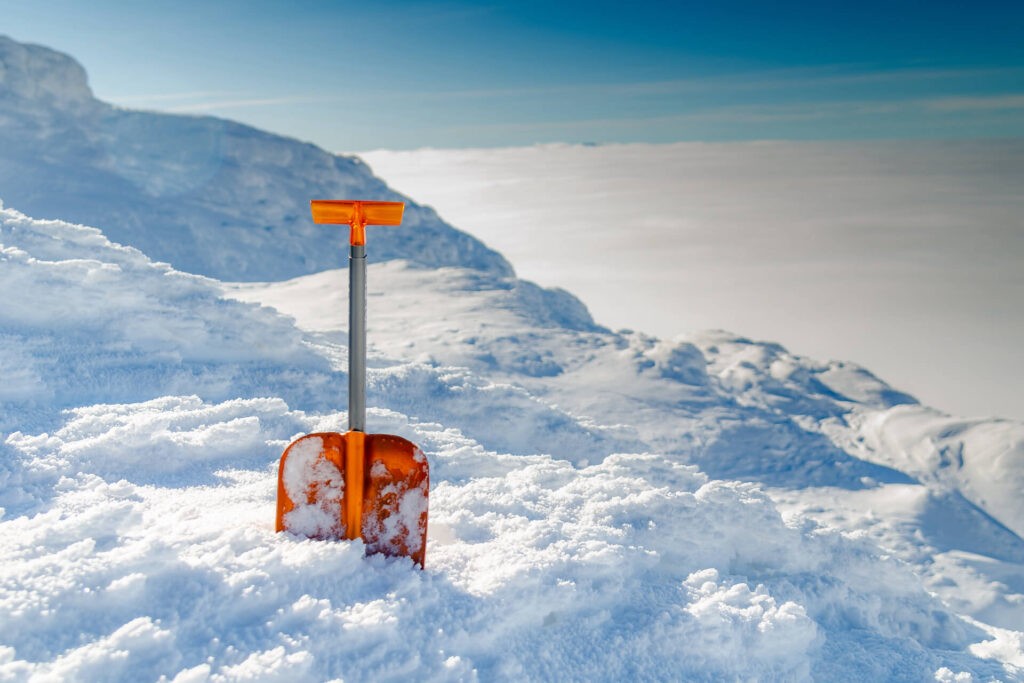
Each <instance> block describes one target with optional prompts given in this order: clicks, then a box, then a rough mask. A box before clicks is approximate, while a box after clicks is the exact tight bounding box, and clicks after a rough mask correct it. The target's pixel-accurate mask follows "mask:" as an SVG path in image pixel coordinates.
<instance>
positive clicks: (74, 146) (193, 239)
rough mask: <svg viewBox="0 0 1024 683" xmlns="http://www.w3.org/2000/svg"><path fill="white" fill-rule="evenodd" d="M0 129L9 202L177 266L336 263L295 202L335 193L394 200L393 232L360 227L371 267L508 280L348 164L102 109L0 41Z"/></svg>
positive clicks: (59, 71)
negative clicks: (485, 273) (446, 269)
mask: <svg viewBox="0 0 1024 683" xmlns="http://www.w3.org/2000/svg"><path fill="white" fill-rule="evenodd" d="M0 124H2V125H0V147H2V148H3V149H4V150H5V151H4V154H3V155H2V156H0V198H3V199H4V200H6V202H7V204H8V205H9V206H12V207H16V208H18V209H19V210H21V211H25V212H26V213H28V214H30V215H33V216H36V217H44V218H45V217H52V218H61V219H64V220H70V221H72V222H76V223H81V224H84V225H102V226H104V232H105V234H107V236H108V237H110V238H111V239H112V240H114V241H115V242H119V243H123V244H131V245H134V246H136V247H138V248H140V249H142V251H143V252H144V253H146V254H147V255H148V256H150V257H151V258H154V259H157V260H160V261H165V262H168V263H171V264H172V265H173V266H175V267H176V268H178V269H181V270H184V271H187V272H191V273H196V274H200V275H207V276H210V277H215V278H217V279H222V280H260V281H262V280H281V279H287V278H290V277H295V276H298V275H304V274H308V273H312V272H316V271H319V270H324V269H326V268H331V267H338V266H339V265H341V266H344V265H345V255H346V251H345V248H344V246H345V244H346V243H347V235H345V234H343V233H344V228H343V227H339V226H316V225H314V224H312V223H311V222H310V220H309V206H308V202H309V199H311V198H325V199H326V198H339V197H346V198H347V197H351V198H373V199H380V200H394V201H405V202H406V214H405V220H404V222H403V225H402V226H399V227H391V228H386V229H378V230H374V236H373V249H374V257H375V258H376V259H378V260H388V259H391V258H407V259H412V260H414V261H416V262H418V263H421V264H423V265H427V266H434V267H436V266H447V265H456V266H461V267H469V268H476V269H481V270H491V271H494V272H496V273H501V274H511V273H512V272H513V270H512V266H511V265H510V264H509V263H508V261H506V260H505V259H504V257H502V256H501V255H500V254H498V253H497V252H495V251H494V250H492V249H490V248H488V247H487V246H486V245H484V244H483V243H481V242H480V241H479V240H477V239H475V238H473V237H472V236H470V235H468V234H466V233H464V232H461V231H459V230H456V229H455V228H453V227H451V226H450V225H448V224H447V223H445V222H444V221H443V220H441V219H440V217H438V216H437V214H436V213H435V212H434V211H433V210H432V209H430V208H429V207H423V206H420V205H418V204H416V203H415V202H413V201H412V200H410V199H408V198H407V197H403V196H402V195H400V194H399V193H397V192H395V191H394V190H392V189H391V188H389V187H388V186H387V185H386V183H384V182H383V181H382V180H380V179H379V178H376V177H375V176H373V174H372V173H371V172H370V170H369V168H368V167H367V166H366V165H365V164H364V163H363V162H362V161H360V160H359V159H357V158H355V157H345V156H339V155H334V154H330V153H328V152H325V151H323V150H321V149H319V148H317V147H316V146H314V145H312V144H310V143H303V142H299V141H297V140H293V139H290V138H286V137H283V136H280V135H274V134H271V133H265V132H263V131H260V130H257V129H255V128H252V127H249V126H245V125H243V124H239V123H235V122H232V121H228V120H224V119H218V118H214V117H209V116H186V115H172V114H161V113H152V112H142V111H131V110H126V109H121V108H117V107H114V106H111V105H109V104H106V103H103V102H101V101H99V100H97V99H95V98H94V97H93V95H92V91H91V90H90V89H89V86H88V81H87V77H86V73H85V70H84V69H83V68H82V67H81V65H79V64H78V63H77V62H76V61H75V60H74V59H73V58H71V57H69V56H67V55H64V54H62V53H60V52H57V51H54V50H51V49H49V48H45V47H41V46H35V45H27V44H22V43H18V42H16V41H13V40H12V39H10V38H6V37H4V36H2V35H0ZM41 151H42V153H40V152H41Z"/></svg>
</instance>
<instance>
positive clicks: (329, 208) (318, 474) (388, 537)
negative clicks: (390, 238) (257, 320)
mask: <svg viewBox="0 0 1024 683" xmlns="http://www.w3.org/2000/svg"><path fill="white" fill-rule="evenodd" d="M310 206H311V208H312V211H313V222H314V223H328V224H332V225H346V224H347V225H348V226H349V261H348V263H349V269H348V273H349V311H348V324H349V328H348V431H347V432H345V433H344V434H339V433H337V432H320V433H317V434H307V435H306V436H303V437H300V438H298V439H296V440H295V441H293V442H292V443H291V445H289V446H288V448H286V449H285V451H284V454H283V455H282V456H281V464H280V466H279V467H278V473H277V530H278V531H291V532H293V533H296V534H299V535H302V536H307V537H309V538H320V539H342V538H344V539H348V540H354V539H357V538H362V540H363V542H364V543H365V544H366V552H367V553H368V554H373V553H382V554H384V555H388V556H407V557H411V558H412V559H413V561H414V562H416V563H417V564H419V565H420V567H423V564H424V557H425V555H426V550H427V492H428V488H429V472H428V469H427V459H426V457H424V455H423V452H422V451H421V450H420V449H419V448H417V447H416V445H415V444H413V443H412V442H411V441H407V440H406V439H403V438H402V437H400V436H393V435H391V434H367V433H366V226H367V225H398V224H400V223H401V222H402V212H403V210H404V209H405V204H404V203H402V202H370V201H338V200H313V201H312V202H310Z"/></svg>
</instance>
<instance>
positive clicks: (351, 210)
mask: <svg viewBox="0 0 1024 683" xmlns="http://www.w3.org/2000/svg"><path fill="white" fill-rule="evenodd" d="M309 206H310V208H311V209H312V211H313V222H314V223H328V224H330V225H348V226H349V227H350V228H351V230H350V231H349V234H348V243H349V244H350V245H352V246H354V247H355V246H362V245H365V244H366V226H367V225H401V223H402V214H403V213H404V210H405V202H364V201H351V200H348V199H314V200H313V201H311V202H310V203H309Z"/></svg>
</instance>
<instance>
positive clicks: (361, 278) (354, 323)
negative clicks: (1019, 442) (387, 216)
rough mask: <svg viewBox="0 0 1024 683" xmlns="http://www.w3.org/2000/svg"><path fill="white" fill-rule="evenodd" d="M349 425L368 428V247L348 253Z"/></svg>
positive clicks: (360, 429) (354, 247)
mask: <svg viewBox="0 0 1024 683" xmlns="http://www.w3.org/2000/svg"><path fill="white" fill-rule="evenodd" d="M348 428H349V431H356V432H365V431H366V247H365V246H364V245H357V244H353V245H351V246H350V247H349V253H348Z"/></svg>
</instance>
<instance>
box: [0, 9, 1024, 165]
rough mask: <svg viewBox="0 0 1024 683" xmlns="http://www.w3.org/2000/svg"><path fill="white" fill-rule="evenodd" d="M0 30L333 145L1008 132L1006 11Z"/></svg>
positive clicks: (303, 17)
mask: <svg viewBox="0 0 1024 683" xmlns="http://www.w3.org/2000/svg"><path fill="white" fill-rule="evenodd" d="M0 33H4V34H7V35H9V36H11V37H12V38H15V39H17V40H22V41H26V42H35V43H42V44H44V45H49V46H50V47H54V48H56V49H58V50H61V51H63V52H67V53H69V54H71V55H72V56H74V57H75V58H76V59H78V60H79V61H80V62H82V63H83V64H84V65H85V67H86V69H87V70H88V71H89V74H90V81H91V83H92V86H93V89H94V90H95V91H96V93H97V95H98V96H99V97H101V98H102V99H105V100H108V101H112V102H115V103H118V104H122V105H124V106H129V107H134V108H145V109H159V110H166V111H174V112H190V113H208V114H213V115H218V116H225V117H229V118H232V119H236V120H241V121H244V122H247V123H252V124H254V125H257V126H259V127H261V128H266V129H269V130H273V131H276V132H280V133H285V134H288V135H292V136H295V137H298V138H301V139H305V140H310V141H313V142H315V143H317V144H319V145H321V146H323V147H325V148H328V149H331V150H335V151H360V150H367V149H376V148H393V149H405V148H416V147H425V146H434V147H472V146H505V145H522V144H531V143H536V142H555V141H560V142H671V141H682V140H752V139H825V140H828V139H870V138H922V137H924V138H977V137H1020V136H1021V135H1022V134H1024V40H1022V39H1021V36H1024V3H1020V2H1016V3H993V2H980V3H972V4H967V3H952V2H942V1H939V2H903V1H900V0H897V1H895V2H859V3H845V2H839V3H828V2H825V3H822V2H813V3H812V2H771V3H769V2H738V1H726V2H699V3H696V2H694V3H690V2H672V3H669V2H640V3H635V4H630V3H621V2H606V1H604V0H599V1H596V2H588V3H577V2H535V1H533V0H525V1H520V2H493V3H476V2H462V1H456V2H418V1H409V0H405V1H398V2H387V3H366V2H364V3H353V2H326V1H317V2H274V1H270V0H257V1H252V0H249V1H247V2H240V1H234V0H232V1H228V2H210V1H207V2H194V1H192V0H178V1H177V2H166V1H156V2H144V3H139V2H115V1H113V0H94V1H93V2H89V3H83V2H80V1H71V0H35V1H31V2H30V1H23V0H0Z"/></svg>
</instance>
